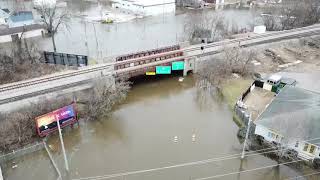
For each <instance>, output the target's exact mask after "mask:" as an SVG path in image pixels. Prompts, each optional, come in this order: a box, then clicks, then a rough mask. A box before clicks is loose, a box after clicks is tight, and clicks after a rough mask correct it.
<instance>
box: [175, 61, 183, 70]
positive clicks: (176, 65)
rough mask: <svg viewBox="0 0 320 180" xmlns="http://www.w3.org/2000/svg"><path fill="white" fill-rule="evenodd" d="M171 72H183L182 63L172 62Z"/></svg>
mask: <svg viewBox="0 0 320 180" xmlns="http://www.w3.org/2000/svg"><path fill="white" fill-rule="evenodd" d="M172 70H173V71H174V70H184V61H178V62H173V63H172Z"/></svg>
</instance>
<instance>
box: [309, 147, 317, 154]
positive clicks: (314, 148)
mask: <svg viewBox="0 0 320 180" xmlns="http://www.w3.org/2000/svg"><path fill="white" fill-rule="evenodd" d="M310 146H311V147H310V150H309V153H311V154H314V152H315V150H316V146H315V145H310Z"/></svg>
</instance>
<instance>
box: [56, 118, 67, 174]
mask: <svg viewBox="0 0 320 180" xmlns="http://www.w3.org/2000/svg"><path fill="white" fill-rule="evenodd" d="M56 122H57V125H58V131H59V137H60V142H61V148H62V153H63V158H64V164H65V166H66V170H67V171H68V172H69V165H68V160H67V155H66V150H65V148H64V143H63V137H62V133H61V127H60V122H59V119H58V117H57V116H56Z"/></svg>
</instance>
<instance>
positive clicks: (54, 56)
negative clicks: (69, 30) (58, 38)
mask: <svg viewBox="0 0 320 180" xmlns="http://www.w3.org/2000/svg"><path fill="white" fill-rule="evenodd" d="M43 53H44V59H45V63H48V64H61V65H67V66H78V67H83V66H87V65H88V56H83V55H76V54H65V53H55V52H47V51H44V52H43Z"/></svg>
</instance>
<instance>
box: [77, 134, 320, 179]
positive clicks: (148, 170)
mask: <svg viewBox="0 0 320 180" xmlns="http://www.w3.org/2000/svg"><path fill="white" fill-rule="evenodd" d="M317 139H320V137H318V138H313V139H308V140H305V141H304V142H307V141H314V140H317ZM290 144H291V145H293V144H295V143H290ZM287 145H289V144H287ZM266 149H270V148H266ZM286 149H288V148H284V149H278V150H272V151H267V152H260V153H252V154H245V157H250V156H256V155H261V154H267V153H272V152H278V151H283V150H286ZM262 150H263V149H261V150H260V151H262ZM240 157H241V153H239V154H232V155H226V156H223V157H217V158H211V159H207V160H202V161H194V162H189V163H183V164H177V165H172V166H165V167H159V168H153V169H146V170H138V171H130V172H124V173H116V174H109V175H102V176H92V177H84V178H77V179H72V180H93V179H95V180H101V179H110V178H115V177H123V176H128V175H134V174H142V173H147V172H153V171H160V170H165V169H172V168H178V167H185V166H192V165H199V164H207V163H212V162H219V161H225V160H231V159H237V158H240Z"/></svg>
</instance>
